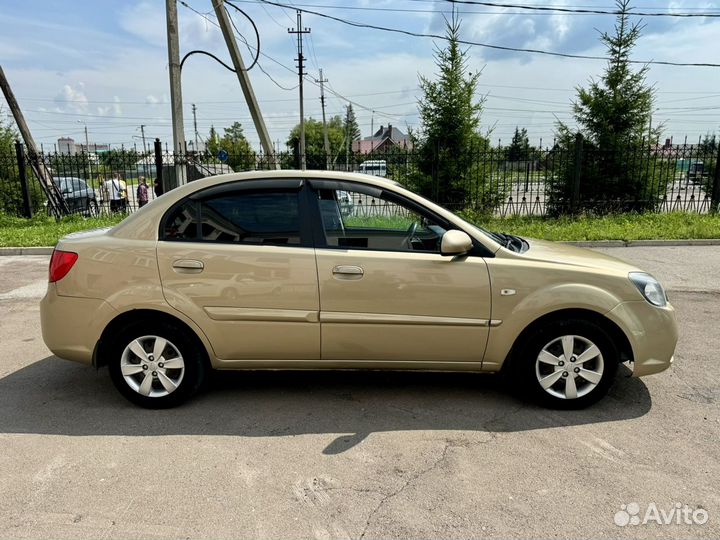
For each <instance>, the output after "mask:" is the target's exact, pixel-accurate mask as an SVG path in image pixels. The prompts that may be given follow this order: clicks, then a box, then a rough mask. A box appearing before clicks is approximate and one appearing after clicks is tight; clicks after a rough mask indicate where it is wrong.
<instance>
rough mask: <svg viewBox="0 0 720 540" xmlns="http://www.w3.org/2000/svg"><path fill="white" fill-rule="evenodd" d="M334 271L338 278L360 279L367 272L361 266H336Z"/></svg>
mask: <svg viewBox="0 0 720 540" xmlns="http://www.w3.org/2000/svg"><path fill="white" fill-rule="evenodd" d="M332 273H333V276H334V277H336V278H338V279H360V278H361V277H363V275H364V274H365V272H364V271H363V269H362V268H361V267H360V266H336V267H335V268H333V269H332Z"/></svg>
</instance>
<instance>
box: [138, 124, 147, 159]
mask: <svg viewBox="0 0 720 540" xmlns="http://www.w3.org/2000/svg"><path fill="white" fill-rule="evenodd" d="M140 135H142V142H143V154H147V146H146V145H145V124H140Z"/></svg>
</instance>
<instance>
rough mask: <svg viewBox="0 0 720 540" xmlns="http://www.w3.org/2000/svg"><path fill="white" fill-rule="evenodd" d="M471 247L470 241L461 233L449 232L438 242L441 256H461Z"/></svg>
mask: <svg viewBox="0 0 720 540" xmlns="http://www.w3.org/2000/svg"><path fill="white" fill-rule="evenodd" d="M472 247H473V243H472V239H471V238H470V237H469V236H468V235H467V233H464V232H462V231H458V230H451V231H447V232H446V233H445V234H443V237H442V240H441V242H440V254H441V255H448V256H450V255H463V254H465V253H467V252H468V251H470V250H471V249H472Z"/></svg>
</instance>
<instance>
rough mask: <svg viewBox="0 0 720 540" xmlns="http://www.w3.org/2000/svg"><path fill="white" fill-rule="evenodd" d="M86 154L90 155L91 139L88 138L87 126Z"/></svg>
mask: <svg viewBox="0 0 720 540" xmlns="http://www.w3.org/2000/svg"><path fill="white" fill-rule="evenodd" d="M85 153H86V154H89V153H90V139H89V138H88V132H87V124H85Z"/></svg>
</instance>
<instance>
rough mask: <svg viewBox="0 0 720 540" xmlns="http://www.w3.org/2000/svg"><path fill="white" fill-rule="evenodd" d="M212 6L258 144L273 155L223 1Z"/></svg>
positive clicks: (220, 0)
mask: <svg viewBox="0 0 720 540" xmlns="http://www.w3.org/2000/svg"><path fill="white" fill-rule="evenodd" d="M212 5H213V8H214V9H215V15H216V16H217V20H218V24H220V29H221V30H222V33H223V37H224V38H225V45H227V48H228V52H229V53H230V58H231V59H232V62H233V67H234V68H235V73H236V74H237V77H238V81H239V82H240V88H242V91H243V95H244V96H245V101H246V102H247V104H248V108H249V109H250V115H251V116H252V119H253V122H254V124H255V131H257V134H258V137H259V138H260V144H261V145H262V149H263V151H264V152H265V153H266V154H267V155H268V156H271V155H272V153H273V145H272V140H271V139H270V134H269V133H268V130H267V126H266V125H265V119H264V118H263V116H262V113H261V112H260V105H258V101H257V98H256V97H255V92H254V91H253V88H252V85H251V84H250V77H249V76H248V72H247V69H245V63H244V62H243V59H242V56H240V48H239V47H238V44H237V41H235V34H234V33H233V29H232V27H231V26H230V16H229V15H228V13H227V10H226V9H225V5H224V2H223V0H212ZM275 168H276V169H279V168H280V164H279V163H278V162H277V161H276V162H275Z"/></svg>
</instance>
